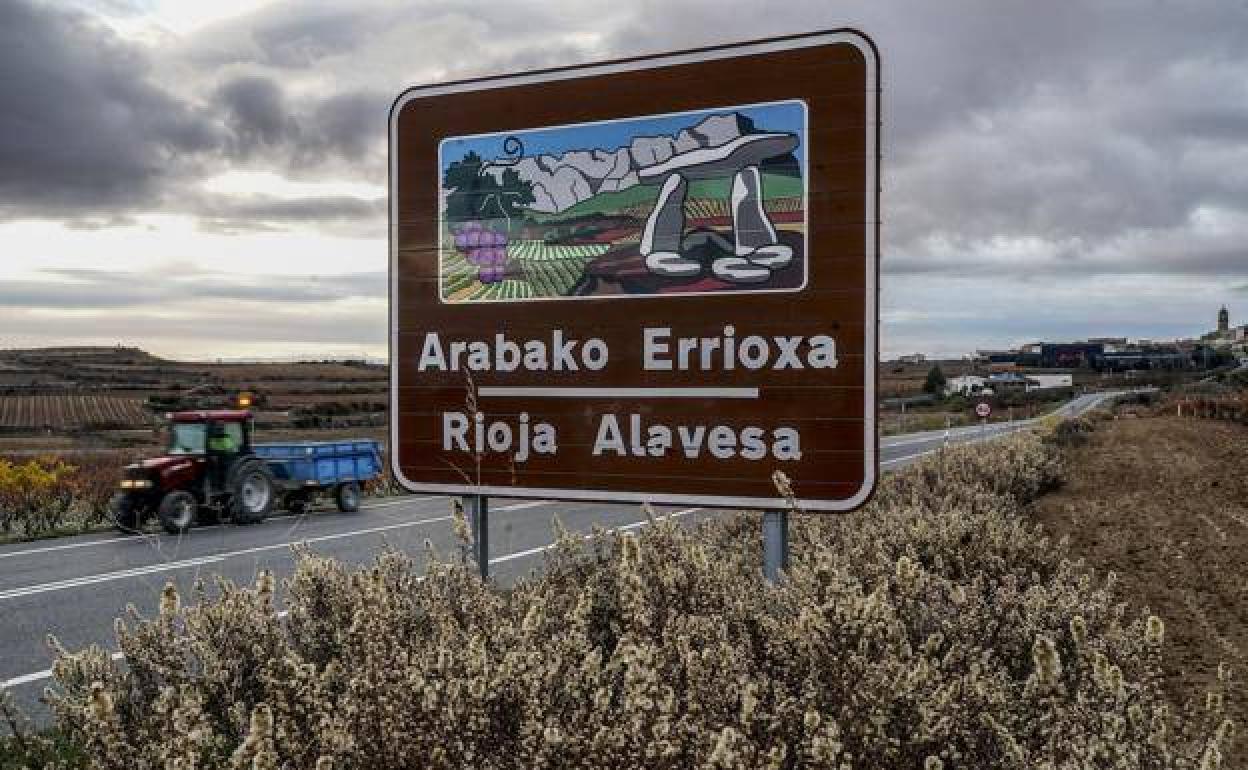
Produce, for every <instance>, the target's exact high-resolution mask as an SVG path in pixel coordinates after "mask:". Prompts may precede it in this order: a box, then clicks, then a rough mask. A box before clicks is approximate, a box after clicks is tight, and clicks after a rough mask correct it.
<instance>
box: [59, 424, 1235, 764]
mask: <svg viewBox="0 0 1248 770" xmlns="http://www.w3.org/2000/svg"><path fill="white" fill-rule="evenodd" d="M1056 451H1057V450H1056V449H1055V448H1054V447H1053V446H1051V445H1050V444H1047V443H1045V442H1043V441H1041V440H1040V439H1038V438H1036V437H1034V436H1026V437H1022V438H1018V439H1014V440H1010V441H1006V442H1000V443H997V444H994V445H992V447H991V449H990V450H984V449H971V450H951V451H948V452H946V453H943V454H941V455H940V456H938V457H936V458H934V459H931V460H929V461H927V462H924V463H921V464H920V465H918V466H917V467H914V468H911V469H909V470H905V471H903V472H901V473H898V474H896V475H893V476H891V477H889V478H888V479H887V480H886V481H885V482H884V483H883V485H882V488H881V490H880V492H879V494H878V495H877V498H876V499H875V500H874V501H873V502H872V503H871V504H870V505H869V506H868V507H867V508H866V509H865V510H863V511H862V512H860V513H858V514H855V515H853V516H850V517H815V516H810V517H795V521H794V525H793V533H792V536H793V557H794V562H793V565H792V568H791V569H790V570H789V572H788V574H787V576H786V578H785V580H784V581H782V582H781V584H780V585H778V586H769V585H767V584H766V583H764V581H763V579H762V575H761V569H760V563H759V558H760V557H759V554H760V544H759V534H758V533H759V526H758V519H757V517H756V516H748V515H743V516H739V517H735V518H733V519H730V520H728V521H726V522H724V521H710V522H706V523H703V524H701V525H699V526H697V527H695V528H688V529H686V528H682V527H680V526H678V525H677V524H675V523H673V522H671V521H666V520H659V521H657V522H656V523H654V525H653V526H650V527H648V528H645V529H643V530H642V531H641V532H639V533H638V534H637V535H636V536H631V535H624V534H620V533H598V534H597V535H596V536H595V537H593V538H592V539H590V540H588V541H586V540H584V539H582V538H580V537H577V536H572V535H568V534H566V533H564V534H561V536H560V537H559V539H558V542H557V545H556V547H555V548H554V549H553V550H552V551H551V552H550V555H549V557H548V563H547V565H546V568H545V570H544V571H543V573H542V574H541V575H540V576H534V577H532V578H530V579H527V580H524V581H522V582H520V583H519V584H518V585H517V586H516V587H515V588H514V589H513V590H510V591H503V590H499V589H498V588H496V587H494V586H491V585H488V584H482V583H481V582H480V581H479V580H477V579H476V578H475V576H474V574H473V569H472V566H471V565H464V564H452V563H446V562H441V561H437V560H433V561H432V562H431V566H430V567H429V568H428V569H427V571H426V572H425V574H424V575H417V574H416V573H415V571H414V569H413V565H412V562H411V561H410V560H409V559H408V558H407V557H405V556H403V555H401V554H398V553H393V552H387V553H383V554H381V555H380V556H379V557H378V558H377V560H376V563H375V564H374V565H373V566H371V567H369V568H365V569H361V570H352V569H350V568H348V567H346V566H344V565H343V564H340V563H337V562H335V561H332V560H329V559H326V558H323V557H320V556H316V555H314V554H311V553H308V552H300V553H299V564H298V569H297V571H296V573H295V575H294V576H293V578H292V579H291V580H290V581H288V583H287V584H286V586H285V588H286V590H285V597H284V600H283V602H282V603H284V605H285V607H286V609H288V611H289V614H288V616H286V617H284V618H282V617H279V615H278V613H277V609H278V608H277V606H276V605H275V598H274V593H275V586H274V580H273V579H272V578H271V577H270V576H268V575H267V574H262V575H261V576H260V578H259V580H258V581H257V584H256V585H255V586H254V587H250V588H240V587H235V586H232V585H230V584H228V583H221V584H219V585H218V586H217V587H216V589H214V590H212V591H206V590H204V588H203V587H202V586H200V587H198V588H197V592H196V595H194V596H192V597H190V598H191V602H190V603H189V604H188V605H186V606H183V605H182V603H181V600H180V598H179V597H178V595H177V594H176V592H175V591H174V590H173V588H172V586H170V587H168V588H166V591H165V594H164V595H163V597H162V601H161V609H160V612H159V615H158V616H157V617H155V618H150V619H142V618H139V617H138V616H137V614H134V613H132V617H130V618H129V619H127V620H126V621H125V622H124V623H122V622H119V624H118V629H117V634H118V639H119V643H120V646H121V649H122V650H123V651H124V652H125V654H126V657H127V660H128V666H122V665H120V664H117V663H114V662H113V661H111V660H110V659H109V657H108V655H107V654H105V653H104V652H103V651H102V650H99V649H95V648H92V649H88V650H85V651H82V652H79V653H76V654H68V653H65V652H64V651H61V655H60V657H59V659H58V661H57V663H56V664H55V675H56V681H57V684H58V689H57V691H56V692H54V693H52V695H51V698H50V701H51V704H52V706H53V709H54V711H55V713H56V714H57V717H58V723H59V725H60V727H61V728H62V729H64V730H66V731H68V732H69V734H71V735H73V736H75V738H76V739H77V740H78V741H79V742H80V743H81V745H82V747H83V749H84V751H85V752H86V753H87V754H88V755H89V756H91V757H92V758H93V759H92V762H93V765H94V766H96V767H102V768H164V767H207V768H276V767H292V768H305V767H306V768H312V767H316V768H330V767H334V768H409V767H432V768H459V767H479V768H530V767H585V768H589V767H593V768H634V767H725V768H727V767H736V768H754V767H774V768H791V767H833V768H906V769H907V770H911V769H913V768H925V770H930V769H931V768H941V767H949V768H954V767H958V768H1045V767H1047V768H1054V769H1055V770H1056V768H1090V767H1096V768H1110V767H1118V768H1198V767H1199V768H1202V769H1203V768H1211V767H1217V766H1218V762H1219V761H1220V758H1221V752H1223V751H1227V750H1229V747H1230V741H1231V735H1230V732H1231V728H1230V726H1229V723H1224V722H1223V718H1222V704H1221V697H1222V695H1221V693H1220V692H1219V693H1214V694H1211V696H1210V700H1209V703H1208V704H1206V705H1207V706H1208V708H1207V710H1205V711H1202V712H1200V713H1198V714H1195V713H1193V714H1188V713H1180V712H1178V711H1176V710H1175V709H1172V708H1171V707H1170V706H1169V705H1168V704H1167V703H1166V701H1165V698H1164V696H1163V694H1162V692H1161V689H1160V658H1161V647H1162V639H1163V635H1164V628H1163V626H1162V623H1161V621H1160V620H1158V619H1156V618H1149V617H1146V616H1144V615H1133V614H1131V613H1129V612H1128V610H1127V608H1126V607H1125V606H1124V605H1122V604H1120V603H1118V600H1117V599H1116V597H1115V593H1114V588H1113V580H1112V577H1111V578H1110V579H1096V578H1094V577H1093V576H1091V575H1090V574H1088V573H1087V572H1086V571H1085V570H1084V569H1082V568H1081V566H1080V565H1077V564H1072V563H1070V562H1069V561H1068V560H1066V559H1065V557H1064V552H1065V551H1064V545H1063V544H1060V543H1051V542H1049V541H1048V540H1047V539H1046V538H1045V537H1044V536H1043V534H1042V533H1041V532H1039V531H1037V530H1036V529H1035V528H1034V527H1032V526H1030V525H1029V524H1028V523H1027V521H1026V520H1025V518H1024V517H1023V516H1022V513H1021V512H1022V506H1023V505H1024V504H1025V503H1026V502H1027V501H1028V500H1030V499H1031V498H1033V497H1034V496H1035V495H1037V494H1039V493H1040V492H1042V491H1043V490H1044V489H1045V488H1047V487H1049V486H1052V485H1053V484H1054V483H1056V482H1057V481H1058V479H1059V474H1060V466H1059V464H1058V462H1057V458H1056Z"/></svg>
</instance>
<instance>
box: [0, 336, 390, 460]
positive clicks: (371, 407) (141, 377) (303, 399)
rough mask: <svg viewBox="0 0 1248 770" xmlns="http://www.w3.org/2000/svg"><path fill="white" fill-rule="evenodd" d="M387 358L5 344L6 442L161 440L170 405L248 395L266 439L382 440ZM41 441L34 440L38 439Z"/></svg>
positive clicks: (1, 370)
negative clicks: (289, 358)
mask: <svg viewBox="0 0 1248 770" xmlns="http://www.w3.org/2000/svg"><path fill="white" fill-rule="evenodd" d="M388 388H389V374H388V370H387V368H386V367H385V366H383V365H378V364H370V363H366V362H360V361H310V362H281V363H268V362H266V363H205V362H184V361H174V360H169V359H164V358H160V357H157V356H154V355H151V354H150V353H147V352H145V351H143V350H140V349H138V348H131V347H98V348H92V347H77V348H40V349H23V350H0V449H5V450H20V449H23V448H25V447H27V446H30V447H31V448H35V445H36V443H37V444H38V445H39V446H44V445H46V444H47V442H49V441H53V440H56V439H60V442H59V444H58V445H59V446H66V445H74V446H77V445H82V446H90V447H100V446H104V447H107V446H128V445H134V444H146V443H150V442H152V441H155V440H157V436H156V433H155V432H154V431H153V428H156V427H158V426H159V424H160V422H161V417H162V415H163V414H164V413H165V412H168V411H171V410H175V409H183V408H214V407H225V406H230V405H232V404H233V403H234V402H235V399H236V398H237V396H238V394H239V393H242V392H248V393H251V394H252V396H253V398H254V400H255V410H254V411H256V413H257V422H258V426H259V428H260V429H261V430H263V431H265V432H266V435H267V436H268V437H270V438H278V437H288V436H293V435H312V436H313V437H329V436H332V435H337V434H341V433H343V432H347V433H351V434H352V435H370V436H376V437H380V436H381V434H382V433H383V432H384V426H385V424H386V419H385V410H386V400H387V394H388ZM36 438H37V439H38V441H37V442H36V441H34V439H36Z"/></svg>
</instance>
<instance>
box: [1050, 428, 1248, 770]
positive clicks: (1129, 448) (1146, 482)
mask: <svg viewBox="0 0 1248 770" xmlns="http://www.w3.org/2000/svg"><path fill="white" fill-rule="evenodd" d="M1089 438H1090V440H1089V442H1088V443H1087V444H1085V445H1084V446H1081V447H1077V448H1074V449H1071V450H1069V453H1068V455H1067V463H1068V481H1067V483H1066V484H1065V485H1063V487H1062V488H1061V489H1060V490H1058V491H1057V492H1055V493H1053V494H1051V495H1047V496H1045V497H1042V498H1041V499H1040V500H1038V501H1037V502H1036V503H1035V504H1034V513H1035V516H1036V518H1037V520H1038V521H1040V522H1041V523H1042V524H1043V526H1044V527H1045V529H1046V530H1048V531H1050V532H1052V533H1054V534H1055V535H1057V536H1061V535H1068V536H1069V537H1070V547H1071V551H1072V555H1073V556H1074V557H1082V558H1083V559H1085V560H1086V562H1087V564H1088V565H1089V566H1090V567H1092V568H1094V569H1096V570H1097V571H1098V572H1102V573H1103V572H1104V571H1108V570H1113V571H1114V572H1115V573H1116V574H1117V576H1118V581H1119V586H1120V590H1121V591H1122V593H1123V596H1124V598H1125V599H1126V600H1127V601H1129V602H1131V604H1132V606H1133V607H1148V608H1149V609H1150V610H1151V611H1152V613H1153V614H1156V615H1158V616H1159V617H1161V618H1162V619H1163V620H1164V621H1165V625H1166V640H1165V645H1166V648H1167V649H1166V651H1165V661H1166V666H1167V670H1166V686H1167V688H1168V689H1169V691H1170V695H1171V698H1172V699H1173V700H1174V701H1175V702H1176V703H1185V702H1188V701H1191V702H1192V703H1194V704H1198V705H1199V707H1200V708H1202V709H1203V708H1204V705H1203V700H1204V697H1205V693H1206V692H1207V690H1208V689H1209V687H1210V685H1211V684H1212V683H1214V682H1215V681H1216V678H1217V669H1218V664H1219V662H1224V663H1226V664H1227V665H1229V666H1230V667H1231V669H1232V671H1233V677H1232V683H1233V694H1232V697H1231V699H1230V702H1229V703H1228V712H1229V716H1231V718H1232V719H1234V721H1235V723H1236V725H1237V727H1238V728H1239V730H1238V731H1237V732H1239V733H1240V738H1241V739H1240V740H1237V741H1236V743H1237V744H1238V746H1237V748H1238V749H1239V751H1238V752H1236V753H1237V754H1238V756H1236V755H1235V754H1228V755H1227V757H1226V759H1227V760H1228V762H1227V764H1226V765H1225V766H1226V767H1241V768H1243V767H1248V757H1244V756H1243V754H1244V751H1243V749H1244V746H1245V742H1244V741H1243V740H1242V737H1243V732H1244V730H1245V729H1246V728H1248V688H1246V687H1245V686H1244V683H1245V681H1248V426H1244V425H1238V424H1235V423H1231V422H1222V421H1215V420H1202V419H1191V418H1178V417H1157V418H1134V419H1126V418H1124V419H1115V420H1108V421H1104V422H1099V423H1097V427H1096V430H1095V431H1094V432H1093V433H1092V434H1090V436H1089Z"/></svg>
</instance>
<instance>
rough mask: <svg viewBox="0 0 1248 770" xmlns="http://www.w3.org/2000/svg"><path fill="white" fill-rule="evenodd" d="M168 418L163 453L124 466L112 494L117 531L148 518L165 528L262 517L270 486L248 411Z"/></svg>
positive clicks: (136, 527) (273, 487)
mask: <svg viewBox="0 0 1248 770" xmlns="http://www.w3.org/2000/svg"><path fill="white" fill-rule="evenodd" d="M170 423H171V424H170V430H169V446H168V448H167V449H166V451H165V454H163V455H161V456H160V457H153V458H151V459H148V460H143V461H142V462H138V463H134V464H133V465H128V466H126V468H125V473H124V477H123V478H122V480H121V491H119V492H118V493H117V494H116V495H114V496H113V500H112V514H113V521H114V522H115V523H116V524H117V527H118V529H120V530H122V531H123V532H138V531H140V530H141V529H142V528H143V524H144V522H145V521H147V520H148V519H150V518H151V517H152V516H155V517H157V518H158V519H159V520H160V525H161V526H162V527H164V529H165V531H166V532H169V533H170V534H179V533H182V532H185V531H186V530H188V529H190V528H191V527H192V526H194V525H195V524H197V523H201V524H202V523H209V522H212V521H218V520H221V519H229V520H231V521H233V522H234V523H235V524H255V523H257V522H260V521H263V520H264V518H265V517H266V516H267V515H268V514H269V511H270V510H272V508H273V505H274V502H275V500H276V498H277V496H278V487H277V484H276V482H275V480H274V477H273V472H272V470H271V469H270V468H269V465H268V463H266V462H265V461H264V460H263V459H262V458H260V457H258V456H256V454H255V452H254V451H253V449H252V442H251V439H252V428H253V420H252V415H251V412H249V411H243V410H217V411H200V412H176V413H174V414H172V415H170Z"/></svg>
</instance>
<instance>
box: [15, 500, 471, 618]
mask: <svg viewBox="0 0 1248 770" xmlns="http://www.w3.org/2000/svg"><path fill="white" fill-rule="evenodd" d="M450 518H451V517H450V516H436V517H434V518H431V519H419V520H417V521H405V522H403V523H401V524H388V525H386V526H382V527H368V528H367V529H356V530H352V531H350V532H339V533H337V534H333V535H319V536H317V537H306V538H299V539H295V540H290V541H286V542H281V543H273V544H272V545H261V546H255V547H253V548H243V549H240V550H237V551H226V552H224V553H218V554H213V555H211V556H199V557H196V558H193V559H182V560H180V561H171V562H165V563H163V564H152V565H149V566H146V567H135V568H132V569H125V570H119V571H117V572H107V573H104V574H100V575H88V576H86V577H80V578H72V579H69V580H57V581H54V582H51V583H40V584H37V585H32V586H25V587H23V588H12V589H9V590H7V591H0V600H4V599H16V598H19V597H22V596H33V595H35V594H43V593H48V592H50V591H63V590H65V589H68V588H80V587H82V586H88V585H94V584H96V583H108V582H112V581H114V580H124V579H126V578H129V577H138V576H140V575H150V574H154V573H157V572H172V571H174V570H180V569H186V568H188V567H198V566H202V565H204V564H213V563H216V562H222V561H225V560H227V559H233V558H237V557H239V556H246V555H248V554H253V553H261V552H264V551H276V550H281V549H284V548H290V547H291V546H292V545H299V544H301V543H323V542H326V541H329V540H341V539H343V538H348V537H356V536H358V535H370V534H373V533H376V532H388V531H390V530H394V529H403V528H405V527H415V526H418V525H421V524H433V523H435V522H439V521H449V520H450Z"/></svg>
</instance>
